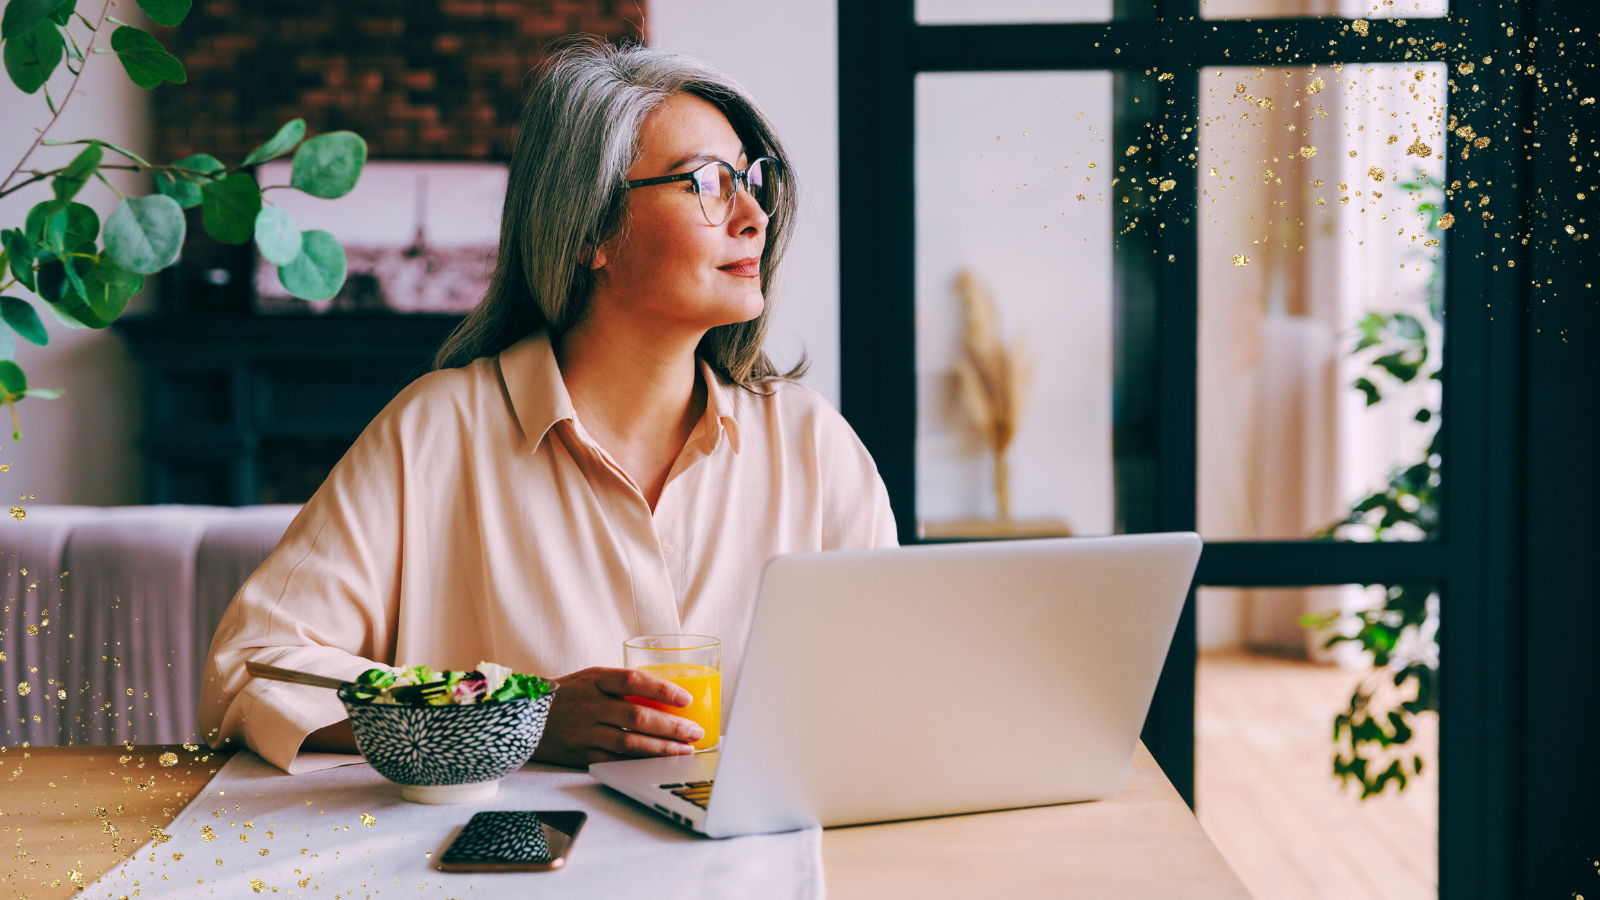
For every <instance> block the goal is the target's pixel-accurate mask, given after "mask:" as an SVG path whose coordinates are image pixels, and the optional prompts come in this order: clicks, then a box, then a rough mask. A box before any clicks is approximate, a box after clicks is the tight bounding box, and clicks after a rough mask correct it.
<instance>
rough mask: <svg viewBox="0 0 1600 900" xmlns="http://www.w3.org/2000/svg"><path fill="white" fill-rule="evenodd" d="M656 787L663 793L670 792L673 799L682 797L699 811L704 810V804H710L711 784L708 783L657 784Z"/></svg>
mask: <svg viewBox="0 0 1600 900" xmlns="http://www.w3.org/2000/svg"><path fill="white" fill-rule="evenodd" d="M656 787H658V788H660V789H661V790H663V791H669V792H671V794H672V796H674V797H682V798H683V799H685V800H687V801H689V802H690V803H693V804H694V805H695V806H698V807H700V808H701V809H705V808H706V804H707V803H710V802H711V782H709V781H686V782H684V783H683V784H658V785H656Z"/></svg>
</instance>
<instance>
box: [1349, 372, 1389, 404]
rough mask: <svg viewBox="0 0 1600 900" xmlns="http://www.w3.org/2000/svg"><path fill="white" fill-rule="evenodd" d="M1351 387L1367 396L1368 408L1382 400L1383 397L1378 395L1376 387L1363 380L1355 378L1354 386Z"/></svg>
mask: <svg viewBox="0 0 1600 900" xmlns="http://www.w3.org/2000/svg"><path fill="white" fill-rule="evenodd" d="M1351 387H1353V388H1355V389H1356V390H1358V391H1360V392H1361V393H1363V394H1366V395H1367V405H1368V406H1372V405H1373V404H1375V403H1377V402H1378V401H1380V400H1382V399H1383V395H1382V394H1380V393H1378V386H1377V385H1375V384H1373V383H1372V382H1371V381H1368V380H1367V379H1365V378H1357V379H1356V380H1355V384H1352V385H1351Z"/></svg>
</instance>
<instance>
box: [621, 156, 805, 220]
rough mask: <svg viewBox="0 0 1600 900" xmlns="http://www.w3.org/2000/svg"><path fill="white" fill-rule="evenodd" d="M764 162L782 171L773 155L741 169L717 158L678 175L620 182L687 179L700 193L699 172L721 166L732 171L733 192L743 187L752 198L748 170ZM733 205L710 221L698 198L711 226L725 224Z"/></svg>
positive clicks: (632, 185) (640, 184)
mask: <svg viewBox="0 0 1600 900" xmlns="http://www.w3.org/2000/svg"><path fill="white" fill-rule="evenodd" d="M764 162H768V163H772V167H773V171H774V172H782V171H783V162H782V160H779V159H778V158H777V157H775V156H758V157H756V158H755V159H752V160H750V165H748V166H745V167H744V168H743V169H735V168H734V167H733V164H732V163H728V162H723V161H722V160H720V159H719V160H713V161H712V162H708V163H706V164H705V165H703V166H699V167H697V168H695V169H693V170H691V171H688V172H683V173H681V174H678V175H658V176H656V177H654V178H639V179H636V180H634V181H625V182H623V183H622V186H623V187H625V188H630V189H631V188H636V187H648V186H650V185H652V184H671V183H672V182H675V181H687V182H689V183H690V184H692V185H694V192H695V193H696V194H700V193H701V191H700V179H699V177H698V176H699V175H700V173H701V172H704V171H705V170H706V169H708V168H710V167H712V166H722V167H723V168H725V169H727V170H728V171H729V172H732V173H733V191H734V194H735V195H737V194H738V192H739V188H740V187H743V188H744V192H745V193H746V194H750V196H751V197H752V198H754V197H755V194H754V193H752V192H751V190H750V170H751V169H753V168H755V167H756V166H758V165H760V164H761V163H764ZM757 205H759V201H758V204H757ZM733 207H734V204H732V203H729V204H728V213H727V215H725V216H723V217H722V221H721V222H712V221H711V213H710V212H709V211H708V210H707V209H706V202H705V198H704V197H701V199H700V214H701V215H703V216H705V219H706V222H708V223H710V224H711V225H713V226H717V225H725V224H727V221H728V220H729V219H731V218H733ZM762 212H766V213H771V212H772V210H769V209H763V210H762Z"/></svg>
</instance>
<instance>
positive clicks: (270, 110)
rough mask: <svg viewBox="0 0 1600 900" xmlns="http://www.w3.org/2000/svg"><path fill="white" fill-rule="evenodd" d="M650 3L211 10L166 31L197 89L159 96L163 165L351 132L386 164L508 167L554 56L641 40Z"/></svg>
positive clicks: (341, 1)
mask: <svg viewBox="0 0 1600 900" xmlns="http://www.w3.org/2000/svg"><path fill="white" fill-rule="evenodd" d="M645 2H646V0H257V2H254V3H248V2H243V0H198V2H196V4H195V7H194V9H193V11H191V12H190V14H189V17H188V18H187V19H186V20H185V21H184V23H183V24H182V25H180V26H178V27H177V28H170V29H167V28H157V29H153V30H154V31H155V32H156V34H157V35H158V36H159V37H160V39H161V41H162V43H164V44H165V45H166V46H167V49H169V50H170V51H171V52H172V53H173V54H174V55H176V56H177V57H178V58H179V59H180V60H182V61H183V64H184V67H185V68H186V69H187V70H188V74H189V81H188V83H187V84H182V85H166V86H164V87H162V89H161V90H158V91H154V92H152V95H151V104H152V115H153V117H154V123H153V124H154V130H155V134H154V142H155V149H156V153H157V160H156V161H158V162H160V161H170V160H175V159H181V158H182V157H184V156H188V155H189V154H191V153H210V154H212V155H214V156H217V157H218V158H220V159H221V160H223V161H224V162H226V163H229V164H233V163H236V162H238V161H239V160H241V159H243V158H244V156H245V155H246V154H248V153H249V152H250V151H251V150H252V149H254V148H255V147H256V146H257V145H259V144H261V143H262V142H263V141H265V140H266V139H267V138H269V137H271V136H272V135H273V133H274V132H275V131H276V130H277V129H278V127H279V126H280V125H282V124H283V123H284V122H287V121H288V120H290V119H292V118H295V117H297V116H298V117H301V118H304V119H305V120H306V125H307V129H308V133H309V134H312V135H315V134H320V133H322V132H325V131H335V130H339V129H349V130H351V131H354V132H356V133H358V134H360V135H361V136H362V137H363V138H365V139H366V141H367V146H368V151H369V154H370V155H371V157H373V158H375V159H382V158H389V159H508V158H509V157H510V155H511V148H512V144H513V142H514V141H515V138H516V129H517V118H518V114H519V112H520V111H521V100H522V94H523V87H524V82H525V79H526V77H527V74H528V72H529V70H530V69H532V68H533V66H534V65H535V64H536V63H537V62H538V60H539V58H540V56H541V55H542V54H543V53H544V52H545V48H546V47H547V46H548V45H549V43H550V42H551V41H552V40H554V39H556V38H559V37H561V36H563V35H567V34H573V33H578V32H582V33H589V34H595V35H599V36H602V37H604V38H606V39H607V40H611V41H620V40H624V39H628V38H633V39H641V38H642V35H643V27H644V9H645Z"/></svg>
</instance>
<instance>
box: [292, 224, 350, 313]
mask: <svg viewBox="0 0 1600 900" xmlns="http://www.w3.org/2000/svg"><path fill="white" fill-rule="evenodd" d="M302 237H303V239H304V241H305V245H304V246H303V247H301V249H300V255H299V256H297V257H295V260H294V262H292V263H290V264H288V265H287V266H280V267H279V268H278V280H279V281H281V282H283V286H284V287H286V288H288V289H289V293H290V294H293V295H294V296H296V297H299V298H300V299H302V300H331V299H333V296H334V295H335V294H337V293H339V288H341V287H344V275H345V259H344V248H343V247H341V246H339V242H338V241H337V240H335V239H334V237H333V235H331V234H329V233H328V232H326V231H307V232H305V233H304V235H302Z"/></svg>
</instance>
